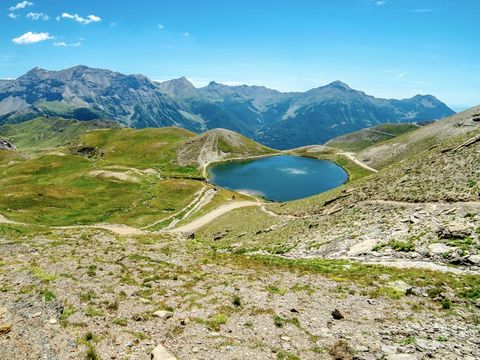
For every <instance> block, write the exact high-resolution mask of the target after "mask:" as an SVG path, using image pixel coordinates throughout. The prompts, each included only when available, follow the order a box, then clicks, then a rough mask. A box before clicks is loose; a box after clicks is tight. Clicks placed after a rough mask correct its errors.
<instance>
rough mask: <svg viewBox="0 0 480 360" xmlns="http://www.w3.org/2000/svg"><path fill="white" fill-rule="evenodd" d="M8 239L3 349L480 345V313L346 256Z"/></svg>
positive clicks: (353, 354) (300, 351)
mask: <svg viewBox="0 0 480 360" xmlns="http://www.w3.org/2000/svg"><path fill="white" fill-rule="evenodd" d="M0 243H1V247H0V251H1V253H2V262H1V265H0V266H1V267H0V279H1V284H2V288H1V292H0V304H2V305H1V309H0V317H1V318H0V355H1V357H2V358H15V357H16V355H17V354H18V353H19V352H21V353H22V354H23V357H22V359H38V358H45V359H82V358H85V359H150V354H151V353H152V351H154V354H157V355H152V359H157V360H158V359H171V358H178V359H218V358H221V359H239V358H249V359H426V358H462V359H475V358H476V357H477V355H478V353H479V351H480V343H479V341H478V339H479V337H478V335H479V332H478V321H479V310H478V309H476V310H475V308H470V307H467V306H465V305H463V304H462V303H456V302H454V301H455V300H452V302H451V303H450V300H447V299H455V297H454V296H455V295H454V291H453V290H450V291H447V292H444V291H441V290H438V289H437V288H436V287H434V286H433V287H432V286H431V285H427V286H425V285H423V286H421V285H419V286H417V285H412V284H409V283H408V282H410V281H411V279H409V277H408V276H405V277H403V279H404V280H399V279H400V278H401V274H400V273H397V272H394V271H393V272H392V271H391V270H388V268H385V269H381V268H379V270H380V273H376V272H372V273H368V274H364V273H363V272H362V270H361V269H357V270H356V271H355V272H352V273H351V275H349V273H348V272H346V271H345V270H346V269H348V266H350V265H348V264H347V263H345V264H338V265H333V264H330V265H328V266H330V268H331V270H330V273H325V274H323V275H322V274H318V273H316V272H315V271H311V270H308V269H307V268H302V267H301V266H298V268H295V267H282V266H277V265H274V264H273V263H271V264H270V263H268V262H261V261H256V260H255V259H253V258H252V259H249V258H246V257H244V256H241V255H228V254H219V253H215V252H211V251H210V250H208V248H206V247H205V246H204V245H203V244H202V243H201V242H198V241H195V240H191V239H190V240H188V239H185V238H184V237H183V236H171V235H166V234H165V235H152V234H149V235H147V236H119V235H116V236H115V235H113V234H111V233H109V232H105V231H99V230H79V231H75V232H74V231H60V230H58V231H45V230H41V229H30V230H27V229H25V228H24V229H23V230H22V229H20V228H17V227H15V226H13V225H11V226H3V227H2V235H1V236H0ZM342 269H343V270H342ZM342 273H343V275H342ZM420 274H422V272H419V273H415V274H414V275H416V276H421V275H420ZM423 274H425V275H430V276H432V279H434V280H435V281H439V282H444V283H448V284H451V281H452V280H451V278H449V277H438V276H437V275H436V274H435V273H431V272H430V273H429V272H423ZM342 276H343V277H344V280H342ZM350 276H353V277H352V278H351V277H350ZM354 278H355V280H353V279H354ZM437 297H438V298H440V299H443V300H441V301H440V300H438V299H437ZM158 346H161V347H158ZM161 349H164V350H165V351H164V352H163V355H160V354H159V353H160V350H161ZM168 354H169V355H168ZM168 356H171V357H168Z"/></svg>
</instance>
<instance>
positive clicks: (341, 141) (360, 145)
mask: <svg viewBox="0 0 480 360" xmlns="http://www.w3.org/2000/svg"><path fill="white" fill-rule="evenodd" d="M418 128H419V126H418V125H415V124H382V125H377V126H374V127H371V128H368V129H362V130H359V131H355V132H353V133H350V134H346V135H342V136H339V137H337V138H335V139H332V140H330V141H328V142H326V143H325V145H326V146H330V147H334V148H337V149H341V150H344V151H352V152H357V151H360V150H363V149H365V148H367V147H370V146H372V145H375V144H378V143H381V142H384V141H386V140H390V139H393V138H395V137H397V136H399V135H402V134H405V133H408V132H410V131H413V130H416V129H418Z"/></svg>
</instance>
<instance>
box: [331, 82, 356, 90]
mask: <svg viewBox="0 0 480 360" xmlns="http://www.w3.org/2000/svg"><path fill="white" fill-rule="evenodd" d="M326 87H335V88H339V89H345V90H352V88H351V87H350V86H348V85H347V84H345V83H344V82H342V81H340V80H336V81H334V82H331V83H330V84H328V85H327V86H326Z"/></svg>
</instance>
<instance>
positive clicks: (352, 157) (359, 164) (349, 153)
mask: <svg viewBox="0 0 480 360" xmlns="http://www.w3.org/2000/svg"><path fill="white" fill-rule="evenodd" d="M339 154H340V155H343V156H346V157H347V158H348V159H350V160H352V161H353V162H354V163H355V164H357V165H358V166H361V167H363V168H364V169H367V170H370V171H371V172H374V173H376V172H378V170H376V169H374V168H372V167H370V166H368V165H367V164H365V163H364V162H361V161H360V160H358V159H357V158H356V157H355V154H354V153H351V152H341V153H339Z"/></svg>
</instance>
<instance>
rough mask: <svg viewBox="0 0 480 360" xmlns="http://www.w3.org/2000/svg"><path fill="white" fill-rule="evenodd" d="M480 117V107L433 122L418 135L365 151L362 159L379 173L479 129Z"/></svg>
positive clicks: (408, 135) (408, 134) (398, 138)
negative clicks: (381, 169)
mask: <svg viewBox="0 0 480 360" xmlns="http://www.w3.org/2000/svg"><path fill="white" fill-rule="evenodd" d="M479 113H480V106H477V107H474V108H471V109H469V110H466V111H464V112H462V113H458V114H456V115H453V116H450V117H448V118H445V119H443V120H442V121H436V122H433V123H431V124H429V125H427V126H424V127H422V128H420V129H418V130H416V131H413V132H409V133H406V134H403V135H400V136H398V137H396V138H394V139H391V140H388V141H385V142H383V143H380V144H378V145H376V146H371V147H369V148H367V149H364V150H362V151H361V152H360V153H359V154H358V157H359V159H360V160H362V161H364V162H365V163H367V164H368V165H370V166H372V167H373V168H375V169H380V168H383V167H386V166H388V165H390V164H392V163H395V162H398V161H401V160H403V159H406V158H408V157H412V156H415V154H417V153H419V152H422V151H425V150H428V149H430V148H432V147H438V146H442V144H443V143H444V142H445V141H449V139H450V138H452V137H455V136H457V135H458V136H461V135H464V134H466V133H468V132H470V131H472V130H473V129H475V128H478V126H479V123H478V121H474V118H475V117H474V115H476V114H479Z"/></svg>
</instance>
